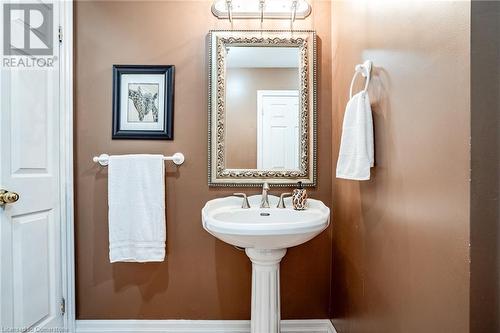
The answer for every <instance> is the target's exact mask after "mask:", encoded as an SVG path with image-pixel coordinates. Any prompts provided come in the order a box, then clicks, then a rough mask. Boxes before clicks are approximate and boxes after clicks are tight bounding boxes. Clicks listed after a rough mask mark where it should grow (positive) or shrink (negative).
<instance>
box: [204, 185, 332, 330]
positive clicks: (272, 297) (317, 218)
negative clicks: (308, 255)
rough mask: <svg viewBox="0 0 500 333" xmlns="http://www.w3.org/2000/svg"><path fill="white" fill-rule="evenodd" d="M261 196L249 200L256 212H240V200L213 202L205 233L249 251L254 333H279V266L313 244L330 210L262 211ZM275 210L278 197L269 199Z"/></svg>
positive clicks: (312, 205) (317, 205)
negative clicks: (293, 251)
mask: <svg viewBox="0 0 500 333" xmlns="http://www.w3.org/2000/svg"><path fill="white" fill-rule="evenodd" d="M260 199H261V196H260V195H254V196H251V197H249V198H248V201H249V202H250V206H251V207H252V208H249V209H243V208H241V203H242V199H241V198H238V197H226V198H221V199H214V200H211V201H209V202H207V204H206V205H205V207H203V209H202V211H201V215H202V221H203V228H204V229H205V230H206V231H208V232H209V233H210V234H212V235H214V236H215V237H217V238H219V239H220V240H222V241H224V242H226V243H229V244H231V245H235V246H239V247H243V248H245V252H246V254H247V256H248V257H249V258H250V260H251V261H252V320H251V328H252V329H251V332H252V333H264V332H266V333H279V332H280V286H279V281H280V280H279V264H280V261H281V259H282V258H283V257H284V256H285V254H286V249H287V248H289V247H292V246H296V245H299V244H302V243H305V242H307V241H309V240H310V239H312V238H314V237H315V236H316V235H318V234H319V233H321V232H322V231H323V230H325V229H326V228H327V227H328V224H329V223H330V209H329V208H328V207H326V206H325V205H324V204H323V203H322V202H321V201H319V200H314V199H309V200H308V209H307V210H303V211H296V210H294V209H293V208H291V206H292V205H291V200H290V199H285V204H286V206H287V208H258V207H259V204H260ZM269 203H270V205H271V207H276V204H277V203H278V197H275V196H271V195H270V196H269Z"/></svg>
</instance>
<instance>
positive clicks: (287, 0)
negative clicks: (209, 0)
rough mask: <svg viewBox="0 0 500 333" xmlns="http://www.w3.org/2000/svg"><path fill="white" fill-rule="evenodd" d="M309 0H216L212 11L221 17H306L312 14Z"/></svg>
mask: <svg viewBox="0 0 500 333" xmlns="http://www.w3.org/2000/svg"><path fill="white" fill-rule="evenodd" d="M311 10H312V9H311V5H310V4H309V2H308V1H307V0H214V2H213V4H212V13H213V14H214V15H215V16H216V17H217V18H219V19H229V20H230V21H231V22H232V21H233V19H260V20H261V23H262V21H263V20H264V19H290V18H291V20H292V22H293V21H295V19H305V18H306V17H308V16H309V15H310V14H311Z"/></svg>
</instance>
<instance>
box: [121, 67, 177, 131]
mask: <svg viewBox="0 0 500 333" xmlns="http://www.w3.org/2000/svg"><path fill="white" fill-rule="evenodd" d="M173 120H174V66H173V65H113V131H112V138H113V139H159V140H172V139H173V138H174V133H173V130H174V124H173Z"/></svg>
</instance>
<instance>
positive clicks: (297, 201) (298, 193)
mask: <svg viewBox="0 0 500 333" xmlns="http://www.w3.org/2000/svg"><path fill="white" fill-rule="evenodd" d="M292 205H293V209H295V210H304V209H306V208H307V191H306V189H305V188H304V187H303V186H302V182H298V183H297V188H296V189H295V190H293V193H292Z"/></svg>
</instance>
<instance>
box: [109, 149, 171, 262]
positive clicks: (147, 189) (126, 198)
mask: <svg viewBox="0 0 500 333" xmlns="http://www.w3.org/2000/svg"><path fill="white" fill-rule="evenodd" d="M164 167H165V165H164V161H163V156H162V155H119V156H110V157H109V169H108V206H109V217H108V218H109V260H110V261H111V262H117V261H125V262H149V261H163V260H164V259H165V239H166V226H165V181H164V175H165V171H164Z"/></svg>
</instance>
